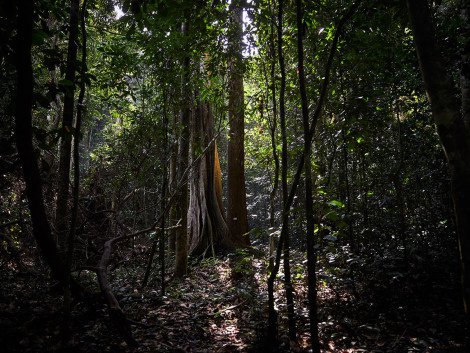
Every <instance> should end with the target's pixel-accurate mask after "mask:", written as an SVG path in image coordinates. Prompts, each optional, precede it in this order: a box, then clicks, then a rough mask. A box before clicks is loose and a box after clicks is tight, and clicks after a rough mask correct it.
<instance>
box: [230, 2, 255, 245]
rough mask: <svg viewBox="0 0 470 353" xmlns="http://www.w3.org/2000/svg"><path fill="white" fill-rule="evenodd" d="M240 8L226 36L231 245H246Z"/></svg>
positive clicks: (235, 11) (233, 15)
mask: <svg viewBox="0 0 470 353" xmlns="http://www.w3.org/2000/svg"><path fill="white" fill-rule="evenodd" d="M242 17H243V7H242V6H241V5H240V1H238V0H237V1H236V2H235V5H234V6H233V10H232V21H233V22H232V27H231V29H230V33H229V52H230V53H231V55H232V58H233V59H232V61H231V62H230V63H229V74H230V77H229V112H228V118H229V126H230V132H229V139H228V153H227V156H228V160H227V171H228V172H227V184H228V185H227V225H228V227H229V229H230V234H231V236H232V237H234V238H235V241H237V242H240V243H242V244H246V245H249V243H250V241H249V238H248V235H247V234H246V233H247V232H248V219H247V211H246V189H245V149H244V148H245V146H244V137H245V123H244V121H245V99H244V97H245V95H244V88H243V68H242V59H243V57H242V50H243V47H242V43H243V28H242V26H243V18H242Z"/></svg>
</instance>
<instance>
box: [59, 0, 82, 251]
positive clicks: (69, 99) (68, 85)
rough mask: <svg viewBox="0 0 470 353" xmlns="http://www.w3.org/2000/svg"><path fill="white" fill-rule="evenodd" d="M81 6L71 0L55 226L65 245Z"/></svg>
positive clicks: (60, 242)
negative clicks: (79, 11) (79, 10)
mask: <svg viewBox="0 0 470 353" xmlns="http://www.w3.org/2000/svg"><path fill="white" fill-rule="evenodd" d="M78 9H79V0H71V1H70V29H69V42H68V52H67V66H66V72H65V84H64V93H65V95H64V114H63V117H62V128H61V133H62V136H61V143H60V161H59V177H58V179H59V182H58V190H57V204H56V216H55V230H56V232H57V238H58V239H57V240H58V244H59V245H60V246H61V247H65V244H66V234H67V231H68V229H69V227H68V225H67V223H68V221H69V207H68V202H69V194H70V192H69V182H70V160H71V151H72V136H73V129H72V126H73V115H74V104H75V99H74V91H75V70H76V64H75V63H76V60H77V50H78V18H79V14H78Z"/></svg>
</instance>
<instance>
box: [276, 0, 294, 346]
mask: <svg viewBox="0 0 470 353" xmlns="http://www.w3.org/2000/svg"><path fill="white" fill-rule="evenodd" d="M282 5H283V4H282V3H281V2H280V3H279V14H278V60H279V69H280V71H281V89H280V92H279V116H280V123H281V136H282V153H281V161H282V169H281V185H282V202H283V206H284V207H283V209H284V216H283V221H282V232H283V233H284V253H283V255H284V257H283V268H284V286H285V290H286V302H287V318H288V323H289V338H290V339H291V340H293V341H296V332H295V331H296V329H295V316H294V315H295V314H294V295H293V290H292V281H291V274H290V236H289V214H288V211H289V207H287V204H288V203H287V200H288V196H289V188H288V186H287V171H288V165H287V147H288V146H287V132H286V109H285V91H286V69H285V63H284V54H283V52H282V45H283V44H282V43H283V40H282V38H283V33H282V32H283V27H282V12H283V9H282Z"/></svg>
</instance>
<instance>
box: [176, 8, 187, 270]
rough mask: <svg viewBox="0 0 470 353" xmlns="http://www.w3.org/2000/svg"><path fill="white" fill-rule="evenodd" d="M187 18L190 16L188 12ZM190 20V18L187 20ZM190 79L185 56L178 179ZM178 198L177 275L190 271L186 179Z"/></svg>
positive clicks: (183, 153) (183, 155)
mask: <svg viewBox="0 0 470 353" xmlns="http://www.w3.org/2000/svg"><path fill="white" fill-rule="evenodd" d="M187 15H188V16H186V18H189V14H187ZM187 21H189V20H187ZM182 32H183V34H184V36H185V37H188V36H189V22H184V23H183V24H182ZM189 79H190V59H189V56H186V57H185V58H184V62H183V73H182V78H181V87H182V88H181V90H182V91H181V96H182V100H183V110H182V112H181V117H180V128H181V129H182V131H180V136H179V143H178V168H177V180H178V181H179V180H182V179H183V173H184V172H185V170H186V169H187V168H188V155H189V138H190V116H191V89H190V88H189ZM178 194H179V197H178V200H179V202H177V205H176V208H177V211H176V213H177V215H178V218H181V228H180V229H178V232H177V235H176V246H175V257H176V260H175V275H176V276H177V277H181V276H184V275H185V274H186V273H187V271H188V216H187V212H188V183H187V182H186V181H185V182H183V185H182V186H181V188H180V189H179V190H178Z"/></svg>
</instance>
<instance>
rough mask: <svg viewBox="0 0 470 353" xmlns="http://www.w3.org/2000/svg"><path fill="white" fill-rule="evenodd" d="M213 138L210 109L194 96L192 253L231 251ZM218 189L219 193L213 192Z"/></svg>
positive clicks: (192, 128)
mask: <svg viewBox="0 0 470 353" xmlns="http://www.w3.org/2000/svg"><path fill="white" fill-rule="evenodd" d="M215 149H216V144H215V140H214V122H213V115H212V109H211V107H210V106H209V104H208V103H206V102H204V101H202V100H201V99H198V106H197V108H196V109H195V111H194V113H193V118H192V123H191V153H190V155H191V165H192V166H193V167H192V169H191V180H190V192H189V193H190V201H189V210H188V240H189V249H190V252H191V253H193V254H197V255H201V254H206V253H207V254H210V255H212V256H213V255H215V253H216V252H217V251H219V250H222V249H223V250H234V249H235V248H237V247H240V246H241V244H239V243H235V242H234V241H233V239H232V237H231V236H230V230H229V229H228V226H227V224H226V222H225V218H224V216H223V208H222V204H221V200H220V197H218V194H219V195H220V193H221V190H222V184H221V178H220V165H219V160H218V154H217V153H216V150H215ZM217 190H219V192H217Z"/></svg>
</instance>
